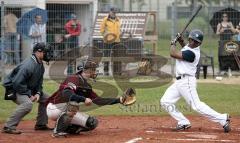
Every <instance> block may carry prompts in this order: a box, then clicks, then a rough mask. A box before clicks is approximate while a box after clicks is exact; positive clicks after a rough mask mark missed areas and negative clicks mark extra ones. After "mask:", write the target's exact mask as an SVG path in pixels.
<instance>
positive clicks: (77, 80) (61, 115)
mask: <svg viewBox="0 0 240 143" xmlns="http://www.w3.org/2000/svg"><path fill="white" fill-rule="evenodd" d="M96 68H97V64H96V63H95V62H94V61H92V60H85V61H82V63H81V64H80V65H79V66H78V67H77V70H78V72H77V73H76V74H75V75H71V76H68V77H67V78H66V79H65V80H64V81H63V82H62V83H61V84H60V87H59V89H58V90H57V91H56V92H55V93H54V94H53V95H52V96H51V97H50V98H49V99H48V101H47V103H46V104H47V115H48V117H49V119H52V120H54V121H57V122H56V125H55V128H54V131H53V135H52V136H53V137H65V136H66V135H67V134H79V133H80V132H83V131H90V130H93V129H95V128H96V127H97V125H98V120H97V118H95V117H92V116H90V115H87V114H85V113H82V112H79V103H80V102H84V103H85V105H87V106H88V105H91V104H92V103H94V104H96V105H101V106H102V105H113V104H117V103H120V104H123V105H130V104H133V103H134V102H135V101H136V98H135V96H134V95H135V91H134V89H132V88H129V89H127V90H126V91H125V93H124V95H123V96H121V97H119V98H102V97H99V96H98V95H97V94H96V93H95V92H94V91H93V90H92V86H91V85H90V84H89V83H88V81H87V80H89V79H94V80H95V78H96V77H97V74H96Z"/></svg>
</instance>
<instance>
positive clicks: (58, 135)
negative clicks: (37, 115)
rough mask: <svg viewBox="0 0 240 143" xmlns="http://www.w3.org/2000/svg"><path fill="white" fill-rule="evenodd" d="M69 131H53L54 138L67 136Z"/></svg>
mask: <svg viewBox="0 0 240 143" xmlns="http://www.w3.org/2000/svg"><path fill="white" fill-rule="evenodd" d="M67 135H68V133H65V132H59V133H53V134H52V137H54V138H65V137H67Z"/></svg>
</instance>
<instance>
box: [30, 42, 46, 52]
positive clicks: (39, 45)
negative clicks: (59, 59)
mask: <svg viewBox="0 0 240 143" xmlns="http://www.w3.org/2000/svg"><path fill="white" fill-rule="evenodd" d="M45 50H46V44H45V43H36V44H35V45H34V47H33V53H35V52H37V51H38V52H44V51H45Z"/></svg>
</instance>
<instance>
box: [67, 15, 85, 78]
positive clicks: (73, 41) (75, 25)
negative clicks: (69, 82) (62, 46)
mask: <svg viewBox="0 0 240 143" xmlns="http://www.w3.org/2000/svg"><path fill="white" fill-rule="evenodd" d="M64 28H65V30H66V32H67V34H66V35H64V38H65V39H66V42H67V48H68V50H69V49H71V48H77V47H78V36H80V33H81V24H80V22H79V21H78V20H77V16H76V15H75V14H71V20H69V21H68V22H67V23H66V24H65V26H64ZM71 57H75V56H74V55H73V56H70V57H69V60H68V68H67V74H68V75H70V74H73V73H74V71H75V65H76V61H75V58H74V59H72V58H71Z"/></svg>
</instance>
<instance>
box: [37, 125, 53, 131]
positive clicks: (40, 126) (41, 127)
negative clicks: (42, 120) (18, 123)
mask: <svg viewBox="0 0 240 143" xmlns="http://www.w3.org/2000/svg"><path fill="white" fill-rule="evenodd" d="M34 129H35V130H53V128H49V127H48V126H47V125H35V127H34Z"/></svg>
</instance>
